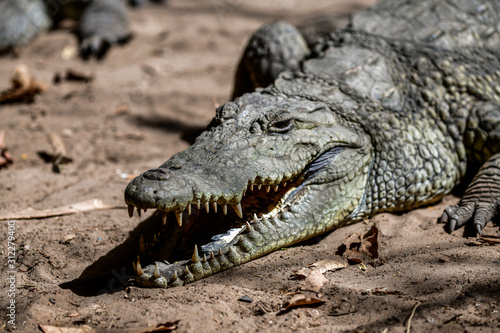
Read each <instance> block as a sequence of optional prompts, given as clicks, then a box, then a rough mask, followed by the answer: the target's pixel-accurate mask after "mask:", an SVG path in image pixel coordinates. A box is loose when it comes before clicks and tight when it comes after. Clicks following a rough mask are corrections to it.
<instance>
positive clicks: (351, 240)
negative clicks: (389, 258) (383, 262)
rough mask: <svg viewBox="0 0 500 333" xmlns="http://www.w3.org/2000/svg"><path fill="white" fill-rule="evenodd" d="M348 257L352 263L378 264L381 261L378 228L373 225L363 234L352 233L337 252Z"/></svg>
mask: <svg viewBox="0 0 500 333" xmlns="http://www.w3.org/2000/svg"><path fill="white" fill-rule="evenodd" d="M336 254H337V255H340V256H342V257H344V258H346V259H347V260H348V261H349V263H350V264H360V263H363V262H365V263H368V264H370V265H372V266H376V265H377V264H379V263H380V262H379V261H378V260H377V259H379V256H378V228H377V227H376V226H372V227H371V228H370V230H368V232H367V233H365V234H364V235H363V236H361V235H360V234H357V233H355V234H351V235H350V236H349V237H348V238H347V239H346V241H344V244H342V245H341V246H339V249H338V251H337V253H336Z"/></svg>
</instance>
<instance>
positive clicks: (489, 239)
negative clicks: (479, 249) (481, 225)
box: [479, 235, 500, 245]
mask: <svg viewBox="0 0 500 333" xmlns="http://www.w3.org/2000/svg"><path fill="white" fill-rule="evenodd" d="M479 240H481V241H483V242H485V243H488V244H490V245H494V244H500V237H498V236H489V235H481V236H479Z"/></svg>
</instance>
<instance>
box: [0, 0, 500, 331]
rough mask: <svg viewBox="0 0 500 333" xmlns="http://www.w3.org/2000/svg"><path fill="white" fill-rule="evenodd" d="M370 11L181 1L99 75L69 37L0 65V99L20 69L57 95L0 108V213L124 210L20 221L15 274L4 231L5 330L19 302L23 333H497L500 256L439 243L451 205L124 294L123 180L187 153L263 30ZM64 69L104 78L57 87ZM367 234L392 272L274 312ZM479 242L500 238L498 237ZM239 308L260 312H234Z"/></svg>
mask: <svg viewBox="0 0 500 333" xmlns="http://www.w3.org/2000/svg"><path fill="white" fill-rule="evenodd" d="M367 3H369V1H366V0H359V1H350V2H343V1H340V0H338V1H328V0H314V1H307V2H306V1H300V2H299V1H295V0H258V1H252V3H251V4H250V3H249V2H248V3H247V2H243V1H236V0H214V1H209V0H206V1H204V0H197V1H194V0H193V1H183V0H172V1H170V2H169V3H168V5H166V6H155V5H148V6H146V7H144V8H141V9H140V10H136V11H133V12H132V13H131V15H132V21H133V26H132V28H133V31H134V33H135V38H134V39H133V40H132V41H131V42H130V43H129V44H128V45H127V46H125V47H117V48H114V49H112V50H111V52H110V53H109V54H108V56H107V57H106V58H105V59H104V60H103V61H99V62H97V61H88V62H84V61H82V60H80V59H78V58H75V57H71V54H72V53H71V50H72V49H74V47H75V46H76V41H75V38H74V37H73V36H72V35H71V34H69V33H68V31H66V30H58V31H52V32H50V33H48V34H45V35H43V36H40V37H39V38H38V39H37V40H36V41H34V42H33V43H31V44H30V45H29V46H27V47H26V48H24V49H22V50H21V51H20V53H19V56H18V57H12V56H4V57H2V58H0V90H4V89H6V88H7V87H8V86H9V78H10V77H11V75H12V72H13V70H14V68H15V67H16V66H17V65H18V64H26V65H27V66H28V67H29V69H30V71H31V73H32V74H33V75H35V76H36V78H37V79H38V80H39V81H42V82H45V83H46V84H47V85H48V87H49V90H48V91H47V92H46V93H44V94H42V95H40V96H38V97H37V98H36V101H35V103H33V104H14V105H6V106H0V131H5V134H6V137H5V143H6V145H7V146H8V148H9V152H10V154H11V155H12V157H13V159H14V164H12V165H10V166H9V167H8V168H4V169H1V170H0V214H2V215H4V214H14V213H17V212H20V211H23V210H25V209H26V208H28V207H32V208H34V209H46V208H55V207H60V206H64V205H71V204H75V203H77V202H82V201H86V200H92V199H99V200H102V201H103V202H104V203H105V204H111V205H117V206H119V208H116V209H112V210H99V211H89V212H84V213H78V214H74V215H65V216H60V217H50V218H45V219H25V220H18V221H17V222H15V223H14V222H11V225H13V226H14V227H11V229H14V228H15V235H14V236H15V240H14V245H15V249H16V259H15V263H14V266H13V267H14V269H12V267H10V266H9V264H12V262H11V263H9V262H8V260H7V259H8V252H9V251H10V250H11V249H8V243H7V236H8V223H7V221H2V223H1V225H0V235H1V236H0V250H1V258H2V260H1V263H2V272H1V273H0V277H1V286H2V291H1V292H2V296H1V297H0V300H1V301H0V303H1V308H0V315H1V317H0V331H3V330H14V327H13V326H12V325H10V324H9V323H8V320H9V319H10V318H8V317H7V316H6V315H5V314H6V312H7V311H9V312H10V310H8V309H7V306H8V305H9V304H11V303H10V302H12V300H13V301H14V302H15V323H16V327H15V330H17V331H19V332H39V331H40V330H41V328H40V327H41V325H49V326H61V327H74V328H78V327H79V328H82V329H83V328H85V327H86V326H85V325H87V326H88V327H90V328H92V329H95V330H98V331H122V330H123V329H125V330H133V329H136V328H146V329H148V327H149V329H148V330H147V331H149V330H152V329H153V328H154V327H156V326H157V325H158V324H161V323H166V322H175V321H178V324H177V328H176V332H214V331H219V332H291V331H303V332H305V331H308V332H309V331H311V332H341V331H359V332H404V331H405V330H406V327H407V325H408V319H409V317H410V315H411V313H412V310H413V309H415V307H416V306H417V307H416V310H415V313H414V315H413V317H412V319H411V322H410V324H411V330H412V332H422V331H426V332H496V331H500V326H499V324H498V323H499V322H500V314H499V311H500V274H499V272H500V252H499V247H498V246H474V245H475V244H477V243H476V242H475V239H474V238H467V237H464V232H463V230H460V231H457V232H455V233H454V234H452V235H450V234H447V233H445V232H444V230H443V226H442V225H439V224H437V223H436V219H437V217H438V216H440V215H441V212H442V210H443V209H444V208H445V207H446V206H447V205H449V204H450V203H454V202H456V201H457V199H456V198H455V197H452V196H449V197H447V198H445V200H444V202H443V203H440V204H438V205H436V206H432V207H428V208H425V209H419V210H416V211H413V212H411V213H408V214H404V215H400V216H396V215H390V214H382V215H379V216H377V217H376V218H374V219H372V220H371V221H366V222H364V223H360V224H357V225H352V226H349V227H345V228H341V229H339V230H337V231H335V232H332V233H330V234H329V235H326V236H325V237H323V238H321V239H317V240H315V241H314V242H308V243H307V244H301V245H299V246H295V247H291V248H288V249H286V250H283V251H279V252H275V253H272V254H270V255H268V256H266V257H264V258H261V259H258V260H255V261H252V262H250V263H248V264H246V265H243V266H240V267H237V268H234V269H231V270H230V271H227V272H224V273H221V274H217V275H215V276H212V277H210V278H207V279H205V280H202V281H199V282H196V283H193V284H191V285H189V286H186V287H180V288H174V289H169V290H150V289H142V288H138V287H135V286H128V282H127V281H128V280H129V279H130V278H132V277H133V275H132V265H131V264H132V261H133V260H134V259H135V255H136V251H137V247H138V245H137V242H138V241H137V240H138V235H139V234H140V229H141V226H142V225H143V224H144V223H143V222H142V221H144V220H145V217H144V216H143V217H142V218H139V217H137V216H134V217H133V218H132V219H129V218H128V216H127V212H126V209H125V207H124V203H123V191H124V188H125V186H126V185H127V183H128V180H127V179H124V178H123V175H136V174H138V173H140V172H142V171H144V170H147V169H150V168H153V167H156V166H158V165H160V164H161V163H162V162H164V161H165V160H166V159H167V158H168V157H170V156H171V155H172V154H174V153H176V152H178V151H181V150H183V149H185V148H186V147H188V146H189V145H190V143H192V141H193V139H194V138H195V137H196V135H197V134H198V133H199V132H200V131H201V130H203V128H204V126H205V125H206V124H207V123H208V122H209V120H210V119H211V117H212V116H213V114H214V104H215V103H223V102H225V101H226V100H227V99H228V98H229V95H230V92H231V86H232V83H233V73H234V69H235V66H236V64H237V61H238V58H239V55H240V53H241V51H242V49H243V47H244V45H245V42H246V40H247V39H248V36H249V35H250V33H251V32H252V31H253V30H255V29H256V28H257V27H258V26H260V25H261V24H263V23H265V22H268V21H271V20H274V19H280V18H287V19H288V20H290V21H292V22H303V21H305V20H308V19H310V18H312V17H317V16H321V15H325V14H326V13H331V14H333V13H348V12H352V11H355V10H357V9H359V8H362V7H363V6H365V5H366V4H367ZM68 68H70V69H74V70H79V71H82V72H85V73H91V74H93V75H94V77H95V79H94V80H93V81H92V82H90V83H83V82H70V81H64V80H63V82H61V83H59V84H54V83H52V81H53V77H54V76H55V74H56V73H64V72H65V70H66V69H68ZM49 133H55V134H56V135H57V136H59V137H60V138H62V141H63V142H64V144H65V145H66V149H67V155H68V156H69V157H71V158H72V159H73V162H72V163H70V164H66V165H64V166H63V167H62V171H61V173H60V174H56V173H53V172H52V167H51V165H50V164H48V163H45V162H44V161H43V160H42V159H41V158H40V157H39V154H38V153H39V152H47V153H51V152H52V150H51V146H50V144H49V142H48V139H47V135H48V134H49ZM148 214H150V213H148ZM373 224H376V225H377V226H378V228H379V230H380V235H379V251H380V254H381V256H382V257H384V258H385V264H384V265H381V266H378V267H376V268H374V267H371V266H367V268H366V270H363V269H361V267H360V266H358V265H353V266H349V267H347V268H345V269H342V270H339V271H336V272H327V273H325V277H326V278H327V279H328V281H327V282H326V283H325V284H324V286H323V288H322V289H321V291H320V292H319V293H318V294H315V293H311V292H304V293H305V294H306V295H307V296H312V297H316V298H319V299H321V300H323V301H325V303H324V304H322V305H320V306H318V307H316V308H297V309H293V310H291V311H288V312H284V313H283V312H282V311H281V309H282V306H283V304H284V303H285V302H286V301H287V300H289V299H290V297H291V296H290V293H293V292H294V291H296V290H297V289H298V286H299V283H300V281H296V280H290V276H291V275H292V272H293V271H294V270H298V269H300V268H302V267H304V266H306V265H308V264H311V263H314V262H317V261H319V260H323V259H331V258H333V257H334V256H335V252H336V250H337V248H338V247H339V245H341V244H342V242H343V241H344V240H345V239H346V238H347V237H348V236H349V235H350V234H351V233H354V232H358V233H363V232H365V231H366V230H368V229H369V228H370V226H371V225H373ZM485 232H486V233H488V234H491V235H497V236H498V234H499V231H498V228H497V227H494V226H492V225H491V224H490V225H489V226H488V227H487V228H486V229H485ZM12 271H14V272H12ZM12 276H13V277H14V278H15V288H14V289H15V290H14V292H15V296H14V295H10V292H9V290H10V289H12V288H11V282H12V281H13V280H12ZM377 290H378V292H376V291H377ZM381 290H385V291H386V292H381ZM245 295H246V296H248V297H249V298H251V299H252V300H253V302H251V303H246V302H242V301H239V299H240V298H241V297H242V296H245ZM80 331H83V330H80Z"/></svg>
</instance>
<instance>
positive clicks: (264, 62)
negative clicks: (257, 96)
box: [233, 21, 309, 99]
mask: <svg viewBox="0 0 500 333" xmlns="http://www.w3.org/2000/svg"><path fill="white" fill-rule="evenodd" d="M308 54H309V48H308V47H307V44H306V42H305V40H304V38H303V37H302V35H301V33H300V32H299V31H298V30H297V28H295V27H294V26H293V25H291V24H289V23H286V22H279V21H278V22H273V23H270V24H267V25H265V26H263V27H262V28H260V29H259V30H257V31H256V32H255V33H254V34H253V35H252V37H251V38H250V41H249V42H248V45H247V47H246V49H245V51H244V53H243V56H242V57H241V60H240V63H239V65H238V69H237V71H236V78H235V86H234V91H233V99H234V98H236V97H239V96H241V95H243V94H244V93H247V92H252V91H254V90H255V88H258V87H266V86H268V85H270V84H271V83H273V82H274V80H275V79H276V78H277V77H278V75H279V74H280V73H281V72H284V71H286V70H294V69H296V68H297V67H298V66H299V63H300V61H301V60H302V59H303V58H304V57H305V56H307V55H308Z"/></svg>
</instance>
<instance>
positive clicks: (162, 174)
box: [144, 169, 172, 180]
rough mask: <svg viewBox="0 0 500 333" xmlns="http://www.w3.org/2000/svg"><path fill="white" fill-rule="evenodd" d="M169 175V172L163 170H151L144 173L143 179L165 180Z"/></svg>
mask: <svg viewBox="0 0 500 333" xmlns="http://www.w3.org/2000/svg"><path fill="white" fill-rule="evenodd" d="M171 175H172V174H171V172H170V171H167V170H164V169H151V170H148V171H146V172H145V173H144V178H147V179H150V180H167V179H169V178H170V176H171Z"/></svg>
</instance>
